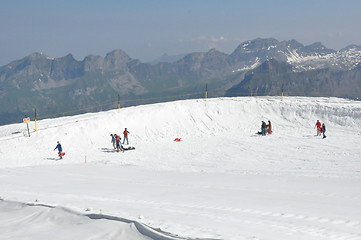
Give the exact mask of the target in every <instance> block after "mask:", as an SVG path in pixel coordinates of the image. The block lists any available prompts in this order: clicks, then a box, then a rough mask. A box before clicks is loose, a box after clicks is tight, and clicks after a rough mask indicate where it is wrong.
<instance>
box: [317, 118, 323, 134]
mask: <svg viewBox="0 0 361 240" xmlns="http://www.w3.org/2000/svg"><path fill="white" fill-rule="evenodd" d="M315 128H316V129H317V136H321V132H322V128H321V122H320V121H319V120H317V122H316V124H315Z"/></svg>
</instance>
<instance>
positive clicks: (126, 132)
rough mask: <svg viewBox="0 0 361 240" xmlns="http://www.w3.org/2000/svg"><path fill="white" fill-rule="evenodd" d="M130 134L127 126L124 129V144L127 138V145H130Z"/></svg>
mask: <svg viewBox="0 0 361 240" xmlns="http://www.w3.org/2000/svg"><path fill="white" fill-rule="evenodd" d="M128 134H129V131H128V130H127V128H125V129H124V131H123V135H124V139H123V144H124V143H125V140H127V145H129V142H128Z"/></svg>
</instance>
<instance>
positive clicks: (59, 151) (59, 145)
mask: <svg viewBox="0 0 361 240" xmlns="http://www.w3.org/2000/svg"><path fill="white" fill-rule="evenodd" d="M55 149H58V155H59V156H60V154H61V152H62V151H63V148H62V147H61V144H60V142H59V141H57V145H56V147H55V148H54V150H53V151H55ZM60 159H63V157H62V156H60Z"/></svg>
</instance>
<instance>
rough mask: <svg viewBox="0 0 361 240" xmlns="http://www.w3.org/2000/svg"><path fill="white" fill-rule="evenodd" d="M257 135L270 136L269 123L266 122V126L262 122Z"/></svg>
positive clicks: (270, 125)
mask: <svg viewBox="0 0 361 240" xmlns="http://www.w3.org/2000/svg"><path fill="white" fill-rule="evenodd" d="M258 134H260V135H262V136H266V135H267V134H272V124H271V121H268V124H267V123H266V122H265V121H262V124H261V132H258Z"/></svg>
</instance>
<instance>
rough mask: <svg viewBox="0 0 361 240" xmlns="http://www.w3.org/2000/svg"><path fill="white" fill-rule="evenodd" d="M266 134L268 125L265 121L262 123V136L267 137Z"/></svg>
mask: <svg viewBox="0 0 361 240" xmlns="http://www.w3.org/2000/svg"><path fill="white" fill-rule="evenodd" d="M266 132H267V124H266V123H265V122H264V121H262V125H261V134H262V136H266Z"/></svg>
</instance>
